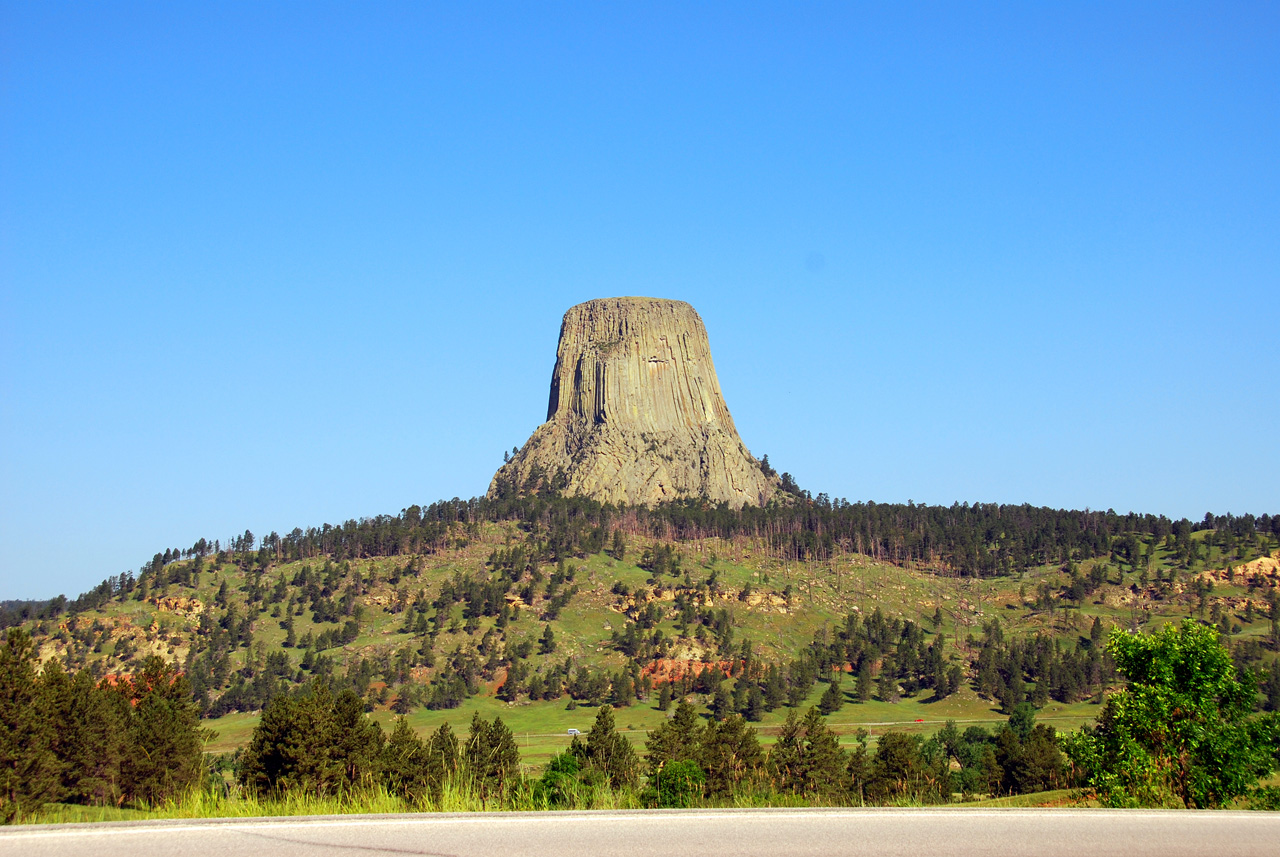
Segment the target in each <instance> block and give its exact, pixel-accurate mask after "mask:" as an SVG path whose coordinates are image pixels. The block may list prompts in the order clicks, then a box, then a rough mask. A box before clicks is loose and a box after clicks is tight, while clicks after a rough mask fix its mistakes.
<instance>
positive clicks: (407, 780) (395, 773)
mask: <svg viewBox="0 0 1280 857" xmlns="http://www.w3.org/2000/svg"><path fill="white" fill-rule="evenodd" d="M379 767H380V769H381V776H382V783H383V785H385V786H386V787H387V790H388V791H390V792H391V793H392V794H397V795H400V796H401V797H403V798H405V799H407V800H410V801H421V800H423V799H425V798H426V797H427V796H428V795H429V793H430V788H429V777H428V764H427V745H426V744H424V743H423V742H422V739H421V738H419V737H418V734H417V733H416V732H414V731H413V728H412V727H410V726H409V723H408V721H407V720H405V719H404V717H403V716H401V717H397V718H396V727H395V729H393V730H392V731H391V737H390V738H389V739H388V740H387V743H386V745H385V746H384V747H383V748H382V764H381V765H380V766H379Z"/></svg>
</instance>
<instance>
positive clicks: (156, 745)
mask: <svg viewBox="0 0 1280 857" xmlns="http://www.w3.org/2000/svg"><path fill="white" fill-rule="evenodd" d="M34 658H35V653H34V650H33V648H32V646H31V641H30V638H29V637H27V635H26V634H25V633H23V632H22V631H20V630H17V629H13V630H11V631H10V632H9V637H8V640H7V641H6V644H5V645H4V646H3V647H0V788H2V789H3V791H2V792H0V814H3V816H4V817H5V818H8V819H12V818H14V817H16V816H18V815H21V814H28V813H30V812H33V811H35V810H37V809H39V807H40V805H41V804H43V803H45V802H48V801H55V800H56V801H63V802H69V803H112V804H119V803H129V804H134V805H144V806H145V805H152V806H153V805H156V804H158V803H161V802H163V801H165V800H168V799H170V798H174V797H177V796H178V795H179V794H181V793H182V792H183V791H185V790H186V789H188V788H190V787H191V786H193V785H195V784H196V783H197V782H198V781H199V780H200V778H201V777H202V776H203V773H204V766H203V760H202V752H201V751H202V735H201V730H200V722H199V715H198V712H197V709H196V707H195V705H194V704H193V703H192V702H191V689H190V686H189V685H188V684H187V682H186V680H185V679H184V678H182V677H181V676H179V675H178V673H177V671H176V670H175V669H174V667H173V666H172V665H170V664H166V663H165V662H164V661H162V660H161V659H160V658H157V657H151V658H148V659H147V660H146V661H145V662H144V663H143V664H142V668H141V669H140V670H139V671H138V672H137V673H136V674H134V676H133V677H132V678H131V679H125V680H120V681H116V682H113V683H107V682H104V683H103V684H102V685H96V684H94V681H93V678H92V677H91V676H90V674H89V673H88V672H87V671H81V672H80V673H77V674H76V675H74V676H69V675H67V674H66V672H65V671H64V670H63V668H62V665H61V664H60V663H58V662H57V661H50V662H49V663H48V664H46V665H45V667H44V671H43V673H42V674H41V676H40V677H39V678H38V679H37V678H36V675H35V668H34V666H35V660H34Z"/></svg>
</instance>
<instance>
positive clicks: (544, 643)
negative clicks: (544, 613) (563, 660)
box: [538, 623, 556, 655]
mask: <svg viewBox="0 0 1280 857" xmlns="http://www.w3.org/2000/svg"><path fill="white" fill-rule="evenodd" d="M555 650H556V635H555V634H554V633H553V632H552V630H551V625H550V623H548V624H546V625H544V626H543V628H542V639H541V640H540V641H539V645H538V653H539V654H543V655H549V654H551V653H552V652H554V651H555Z"/></svg>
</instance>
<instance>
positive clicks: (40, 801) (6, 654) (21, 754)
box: [0, 628, 62, 821]
mask: <svg viewBox="0 0 1280 857" xmlns="http://www.w3.org/2000/svg"><path fill="white" fill-rule="evenodd" d="M50 726H51V724H50V722H49V718H48V717H47V716H46V715H45V710H44V706H43V705H42V704H41V699H40V694H39V690H38V688H37V686H36V674H35V648H34V646H33V645H32V642H31V638H30V637H29V636H28V635H27V633H26V632H25V631H23V630H21V629H20V628H10V629H9V634H8V637H7V639H6V640H5V644H4V646H3V647H0V816H2V817H3V818H4V820H5V821H12V820H14V819H15V818H17V817H18V816H20V815H24V814H28V813H32V812H35V811H37V810H39V809H40V807H41V806H42V805H44V803H45V802H47V801H50V800H54V799H56V798H57V797H58V796H59V792H60V786H61V773H62V772H61V770H60V768H61V766H60V765H59V762H58V759H57V757H56V756H54V754H53V751H52V750H51V749H50V746H49V745H50V740H51V738H52V735H51V730H50Z"/></svg>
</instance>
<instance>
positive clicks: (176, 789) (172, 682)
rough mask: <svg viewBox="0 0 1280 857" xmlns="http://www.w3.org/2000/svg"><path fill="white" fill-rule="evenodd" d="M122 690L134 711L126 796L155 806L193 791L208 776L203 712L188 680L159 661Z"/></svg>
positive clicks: (125, 762) (150, 661)
mask: <svg viewBox="0 0 1280 857" xmlns="http://www.w3.org/2000/svg"><path fill="white" fill-rule="evenodd" d="M120 687H121V688H122V689H123V690H124V691H125V693H127V695H128V697H129V702H130V704H131V708H132V713H131V714H130V716H129V719H128V738H127V740H128V745H127V749H126V752H125V756H124V759H123V763H122V765H121V771H120V778H121V783H122V786H123V788H122V791H123V792H124V794H125V795H126V796H127V797H128V799H130V800H132V801H136V802H142V803H146V804H149V805H153V806H154V805H155V804H157V803H160V802H162V801H164V800H166V799H168V798H171V797H176V796H177V795H179V794H181V793H182V792H183V791H185V790H186V789H188V788H190V787H191V786H193V785H195V784H196V783H197V782H198V781H199V779H200V776H201V775H202V774H203V773H204V753H203V751H204V746H203V740H202V737H201V731H200V712H199V710H198V709H197V708H196V706H195V703H194V702H193V701H192V698H191V685H190V683H189V682H188V681H187V679H186V677H185V676H182V675H181V674H180V673H178V671H177V669H176V668H175V667H174V666H173V665H172V664H167V663H165V662H164V660H163V659H161V658H160V657H159V656H157V655H152V656H151V657H149V658H147V660H146V661H144V662H143V665H142V669H140V670H139V671H138V672H136V673H134V675H133V679H132V681H129V682H125V683H123V684H122V685H120Z"/></svg>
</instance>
